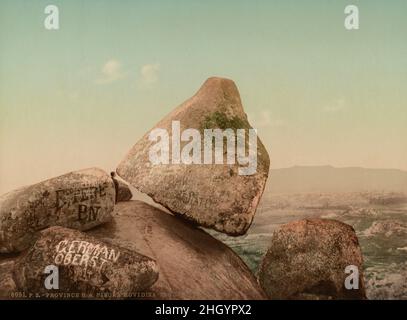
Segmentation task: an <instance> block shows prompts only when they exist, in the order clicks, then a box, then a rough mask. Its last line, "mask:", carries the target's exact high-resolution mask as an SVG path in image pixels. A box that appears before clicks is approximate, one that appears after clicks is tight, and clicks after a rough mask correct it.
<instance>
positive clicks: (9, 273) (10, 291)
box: [0, 257, 18, 300]
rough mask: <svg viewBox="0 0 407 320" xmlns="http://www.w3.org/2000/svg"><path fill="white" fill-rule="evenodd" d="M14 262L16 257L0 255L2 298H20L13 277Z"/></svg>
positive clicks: (0, 291)
mask: <svg viewBox="0 0 407 320" xmlns="http://www.w3.org/2000/svg"><path fill="white" fill-rule="evenodd" d="M14 262H15V258H3V257H0V300H3V299H4V300H6V299H13V298H18V296H16V293H17V287H16V284H15V282H14V279H13V268H14Z"/></svg>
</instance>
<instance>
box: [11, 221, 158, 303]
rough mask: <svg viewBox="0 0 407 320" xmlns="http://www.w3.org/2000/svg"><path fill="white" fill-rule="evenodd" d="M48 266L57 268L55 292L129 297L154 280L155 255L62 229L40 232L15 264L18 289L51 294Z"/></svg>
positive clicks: (144, 288)
mask: <svg viewBox="0 0 407 320" xmlns="http://www.w3.org/2000/svg"><path fill="white" fill-rule="evenodd" d="M48 266H55V267H57V268H58V281H59V289H58V292H61V293H71V294H72V293H80V294H81V296H80V297H90V298H99V297H102V298H103V297H104V296H103V294H105V295H106V297H108V298H128V297H132V296H133V295H137V294H138V293H139V292H140V291H143V290H146V289H148V288H149V287H150V286H151V285H152V284H153V283H154V282H156V281H157V279H158V268H157V265H156V263H155V261H154V260H153V259H151V258H148V257H146V256H144V255H141V254H138V253H137V252H135V251H132V250H129V249H126V248H123V247H120V246H117V245H114V244H112V243H108V242H104V241H101V240H99V239H97V238H95V237H92V236H90V235H87V234H85V233H82V232H80V231H77V230H72V229H67V228H63V227H51V228H48V229H46V230H44V231H42V232H41V233H40V237H39V238H38V240H37V241H36V242H35V244H34V246H33V247H32V248H30V249H29V250H28V252H27V253H25V254H24V255H23V256H22V257H21V258H20V259H19V261H18V262H17V263H16V266H15V268H14V279H15V282H16V285H17V287H18V288H19V290H22V291H24V292H28V293H37V294H46V293H47V292H48V293H49V292H50V291H49V290H48V289H50V288H47V287H46V280H47V277H50V275H52V274H53V272H54V270H53V269H52V267H51V268H50V267H48ZM47 267H48V268H50V269H46V268H47ZM45 271H47V273H49V274H46V273H45ZM49 283H50V284H51V283H53V284H55V283H54V282H52V281H49Z"/></svg>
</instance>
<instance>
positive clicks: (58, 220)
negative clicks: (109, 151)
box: [0, 168, 115, 253]
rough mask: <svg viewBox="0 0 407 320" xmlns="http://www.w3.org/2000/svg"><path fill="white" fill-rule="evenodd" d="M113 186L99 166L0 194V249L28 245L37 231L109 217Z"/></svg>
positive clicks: (87, 224)
mask: <svg viewBox="0 0 407 320" xmlns="http://www.w3.org/2000/svg"><path fill="white" fill-rule="evenodd" d="M114 203H115V187H114V184H113V181H112V179H111V177H110V176H109V175H108V174H107V173H106V172H104V171H103V170H101V169H97V168H92V169H85V170H81V171H74V172H71V173H68V174H65V175H62V176H59V177H56V178H52V179H49V180H46V181H43V182H40V183H37V184H34V185H31V186H27V187H23V188H21V189H18V190H15V191H12V192H9V193H7V194H5V195H3V196H1V197H0V252H2V253H7V252H17V251H22V250H24V249H25V248H27V247H29V246H30V245H31V244H32V243H33V241H34V240H35V235H36V233H37V232H38V231H39V230H42V229H45V228H47V227H50V226H64V227H69V228H73V229H78V230H88V229H91V228H93V227H95V226H97V225H100V224H102V223H104V222H107V221H109V220H110V219H111V218H112V215H111V213H112V211H113V209H114Z"/></svg>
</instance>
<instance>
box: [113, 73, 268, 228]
mask: <svg viewBox="0 0 407 320" xmlns="http://www.w3.org/2000/svg"><path fill="white" fill-rule="evenodd" d="M186 129H188V130H186ZM213 129H220V131H222V132H228V133H229V134H230V135H229V137H230V138H231V139H232V140H230V141H233V142H231V144H230V146H231V147H232V150H233V152H235V154H233V152H232V151H231V152H230V154H229V149H228V148H227V145H228V144H229V142H228V141H229V140H228V139H225V140H223V137H222V138H220V140H219V141H218V142H216V139H214V138H211V137H210V138H209V139H208V140H205V134H207V133H208V132H212V130H213ZM227 129H229V130H228V131H227ZM250 129H252V128H251V126H250V124H249V122H248V120H247V116H246V114H245V113H244V110H243V107H242V103H241V100H240V95H239V92H238V89H237V88H236V85H235V84H234V82H233V81H231V80H228V79H222V78H210V79H208V80H207V81H206V82H205V83H204V84H203V86H202V87H201V88H200V90H199V91H198V92H197V93H196V94H195V95H194V96H193V97H192V98H190V99H189V100H187V101H186V102H184V103H183V104H181V105H180V106H179V107H177V108H176V109H175V110H173V111H172V112H171V113H170V114H168V115H167V116H166V117H165V118H164V119H162V120H161V121H160V122H159V123H157V125H156V126H155V127H154V128H153V129H152V130H150V131H149V132H147V133H146V134H145V135H144V137H143V138H142V139H141V140H140V141H138V142H137V143H136V144H135V146H134V147H133V148H132V149H131V150H130V152H129V153H128V155H127V156H126V157H125V158H124V159H123V161H122V162H121V163H120V164H119V166H118V168H117V173H118V175H119V176H120V177H122V178H123V179H124V180H126V181H128V182H129V183H130V184H131V185H132V186H134V187H135V188H137V189H139V190H140V191H141V192H143V193H146V194H148V195H149V196H151V197H152V198H153V199H154V201H156V202H157V203H159V204H161V205H163V206H164V207H166V208H167V209H169V210H170V211H171V212H173V213H174V214H177V215H179V216H181V217H183V218H185V219H187V220H189V221H193V222H194V223H196V224H199V225H201V226H205V227H209V228H213V229H215V230H217V231H220V232H224V233H227V234H229V235H241V234H244V233H245V232H246V231H247V229H248V228H249V226H250V224H251V222H252V219H253V216H254V214H255V211H256V208H257V205H258V203H259V200H260V197H261V195H262V193H263V189H264V186H265V183H266V180H267V177H268V171H269V164H270V159H269V156H268V153H267V151H266V149H265V148H264V146H263V144H262V143H261V141H260V139H258V138H257V136H256V135H255V136H254V138H253V139H250V138H249V131H250ZM157 130H158V131H157ZM184 130H186V131H184ZM243 130H244V131H243ZM242 132H243V134H242ZM251 132H252V133H253V132H254V131H251ZM167 134H168V135H167ZM242 137H244V138H245V139H244V140H243V139H242ZM160 139H161V140H160ZM233 139H234V140H233ZM239 139H240V142H241V143H240V144H239ZM214 140H215V143H213V142H214ZM222 140H223V141H222ZM225 141H226V142H225ZM167 142H168V144H166V143H167ZM236 144H237V146H240V147H243V146H244V148H245V149H244V150H243V151H244V156H246V155H247V154H249V156H248V157H247V158H246V159H243V158H242V157H243V154H240V153H239V150H237V152H236V149H237V148H235V147H236ZM160 145H161V146H164V147H163V149H161V152H157V154H158V157H159V159H158V160H159V161H157V162H154V161H152V160H151V154H152V152H153V151H157V150H156V149H157V147H158V146H160ZM165 145H166V146H165ZM169 145H171V146H169ZM240 149H242V148H240ZM226 150H228V151H227V152H226ZM248 150H252V151H253V152H252V153H250V152H249V151H248ZM206 152H207V154H205V153H206ZM218 152H219V153H218ZM217 153H218V155H219V158H218V157H217V155H216V154H217ZM208 154H209V155H208ZM236 155H239V156H236ZM229 156H230V158H229ZM208 159H209V160H210V161H209V163H208V164H206V163H207V162H206V161H205V160H208ZM156 160H157V159H156ZM243 160H246V162H245V161H243Z"/></svg>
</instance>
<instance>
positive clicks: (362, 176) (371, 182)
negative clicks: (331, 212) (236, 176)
mask: <svg viewBox="0 0 407 320" xmlns="http://www.w3.org/2000/svg"><path fill="white" fill-rule="evenodd" d="M266 191H268V192H271V193H303V192H304V193H307V192H361V191H394V192H407V171H402V170H397V169H365V168H357V167H349V168H335V167H332V166H315V167H313V166H295V167H291V168H284V169H274V170H271V173H270V176H269V180H268V181H267V186H266Z"/></svg>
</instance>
